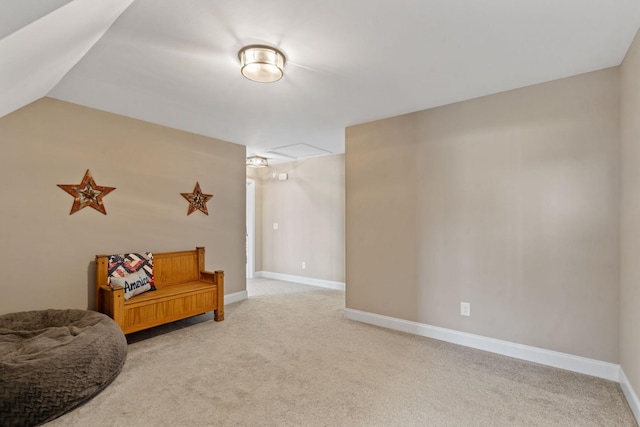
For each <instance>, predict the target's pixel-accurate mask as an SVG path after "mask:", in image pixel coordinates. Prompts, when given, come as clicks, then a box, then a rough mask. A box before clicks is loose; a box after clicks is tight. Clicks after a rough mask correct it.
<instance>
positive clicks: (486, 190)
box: [346, 68, 637, 363]
mask: <svg viewBox="0 0 640 427" xmlns="http://www.w3.org/2000/svg"><path fill="white" fill-rule="evenodd" d="M619 159H620V152H619V75H618V69H617V68H614V69H608V70H603V71H599V72H595V73H590V74H585V75H580V76H576V77H571V78H567V79H563V80H558V81H554V82H550V83H546V84H541V85H537V86H532V87H528V88H524V89H519V90H514V91H509V92H505V93H501V94H497V95H492V96H487V97H483V98H479V99H475V100H471V101H466V102H461V103H458V104H453V105H449V106H445V107H441V108H436V109H432V110H426V111H421V112H417V113H413V114H408V115H404V116H400V117H395V118H391V119H386V120H380V121H376V122H372V123H367V124H362V125H359V126H354V127H350V128H348V129H347V133H346V195H347V199H346V241H347V245H346V246H347V251H346V260H347V268H346V272H347V288H346V289H347V291H346V292H347V293H346V304H347V307H348V308H351V309H356V310H362V311H366V312H372V313H377V314H382V315H387V316H392V317H396V318H401V319H407V320H411V321H416V322H421V323H426V324H430V325H435V326H440V327H445V328H450V329H455V330H459V331H465V332H470V333H473V334H478V335H483V336H488V337H493V338H497V339H502V340H507V341H511V342H515V343H522V344H527V345H532V346H535V347H541V348H546V349H550V350H556V351H561V352H566V353H570V354H575V355H580V356H584V357H589V358H594V359H598V360H603V361H608V362H612V363H617V362H618V309H619V295H618V282H619V268H618V260H619V235H618V233H619V230H618V225H619V206H620V204H619V173H618V172H619V164H620V160H619ZM461 301H465V302H469V303H471V317H463V316H460V314H459V313H460V302H461ZM636 316H637V315H636Z"/></svg>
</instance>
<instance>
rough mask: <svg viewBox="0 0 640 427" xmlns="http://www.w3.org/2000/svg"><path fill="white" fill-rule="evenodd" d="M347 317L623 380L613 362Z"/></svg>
mask: <svg viewBox="0 0 640 427" xmlns="http://www.w3.org/2000/svg"><path fill="white" fill-rule="evenodd" d="M344 317H345V318H347V319H350V320H356V321H358V322H363V323H368V324H371V325H376V326H381V327H383V328H389V329H395V330H398V331H402V332H408V333H411V334H415V335H420V336H423V337H428V338H434V339H437V340H441V341H447V342H450V343H454V344H459V345H463V346H465V347H472V348H477V349H479V350H485V351H489V352H492V353H498V354H502V355H504V356H509V357H514V358H516V359H522V360H528V361H530V362H535V363H540V364H542V365H547V366H553V367H555V368H561V369H566V370H569V371H574V372H579V373H581V374H587V375H592V376H594V377H599V378H605V379H607V380H611V381H616V382H618V381H619V379H620V365H616V364H613V363H609V362H602V361H600V360H595V359H588V358H586V357H581V356H574V355H571V354H566V353H560V352H557V351H551V350H545V349H543V348H538V347H531V346H528V345H522V344H516V343H512V342H509V341H502V340H498V339H494V338H488V337H483V336H481V335H474V334H469V333H466V332H459V331H455V330H453V329H446V328H440V327H438V326H431V325H427V324H424V323H417V322H412V321H409V320H403V319H397V318H395V317H388V316H382V315H379V314H374V313H367V312H365V311H359V310H352V309H349V308H347V309H345V310H344Z"/></svg>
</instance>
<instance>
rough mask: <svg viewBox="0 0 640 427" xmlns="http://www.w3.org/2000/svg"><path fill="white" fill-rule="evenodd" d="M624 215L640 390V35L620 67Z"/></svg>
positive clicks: (626, 311) (630, 358)
mask: <svg viewBox="0 0 640 427" xmlns="http://www.w3.org/2000/svg"><path fill="white" fill-rule="evenodd" d="M620 70H621V71H620V84H621V91H620V92H621V97H620V106H621V107H620V125H621V126H620V128H621V139H622V149H621V151H622V216H621V233H620V235H621V248H622V249H621V254H620V255H621V263H620V271H621V274H620V364H621V365H622V369H623V370H624V372H625V374H626V376H627V378H628V379H629V381H630V382H631V385H632V386H633V388H634V389H635V390H636V393H638V392H640V333H639V332H638V327H639V326H640V263H639V262H638V260H639V259H640V35H636V38H635V41H634V42H633V44H632V45H631V48H630V49H629V51H628V52H627V56H626V58H625V59H624V61H623V63H622V67H621V69H620Z"/></svg>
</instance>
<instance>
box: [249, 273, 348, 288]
mask: <svg viewBox="0 0 640 427" xmlns="http://www.w3.org/2000/svg"><path fill="white" fill-rule="evenodd" d="M253 277H264V278H266V279H275V280H284V281H285V282H294V283H302V284H303V285H311V286H318V287H320V288H328V289H337V290H339V291H344V290H345V284H344V282H334V281H332V280H324V279H314V278H312V277H302V276H292V275H290V274H282V273H272V272H270V271H256V273H255V274H254V275H253Z"/></svg>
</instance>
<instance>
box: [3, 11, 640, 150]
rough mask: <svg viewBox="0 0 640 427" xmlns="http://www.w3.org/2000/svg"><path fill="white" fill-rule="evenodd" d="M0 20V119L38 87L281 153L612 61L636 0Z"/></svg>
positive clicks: (38, 15)
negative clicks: (281, 57)
mask: <svg viewBox="0 0 640 427" xmlns="http://www.w3.org/2000/svg"><path fill="white" fill-rule="evenodd" d="M45 4H46V5H45ZM129 4H130V5H129ZM127 6H128V7H127ZM72 12H73V13H72ZM80 12H81V13H80ZM7 14H11V16H12V19H7ZM118 15H119V16H118ZM0 16H2V17H3V19H0V27H1V28H0V37H3V36H4V38H2V39H1V40H0V67H1V68H0V93H3V94H5V93H9V94H10V96H8V97H6V96H5V99H4V100H3V99H1V97H0V116H1V115H4V114H7V113H9V112H10V111H13V110H15V109H16V108H19V107H21V106H22V105H25V104H26V103H28V102H31V101H33V100H35V99H37V97H38V96H45V95H48V96H51V97H54V98H58V99H62V100H66V101H70V102H74V103H77V104H81V105H86V106H89V107H93V108H98V109H101V110H105V111H110V112H114V113H118V114H121V115H125V116H130V117H134V118H138V119H142V120H146V121H149V122H153V123H159V124H163V125H166V126H171V127H174V128H178V129H183V130H187V131H191V132H195V133H198V134H203V135H207V136H211V137H214V138H218V139H223V140H227V141H231V142H234V143H238V144H243V145H246V146H247V155H252V154H267V157H278V156H277V155H276V154H274V153H271V154H269V153H268V151H269V150H273V149H275V148H281V147H285V146H288V145H296V144H304V145H308V146H311V147H316V148H320V149H322V150H327V151H329V152H332V153H341V152H344V128H345V127H346V126H349V125H353V124H357V123H362V122H367V121H371V120H376V119H380V118H385V117H390V116H394V115H398V114H403V113H408V112H411V111H417V110H422V109H426V108H430V107H435V106H439V105H444V104H448V103H452V102H457V101H461V100H465V99H470V98H475V97H478V96H482V95H487V94H491V93H496V92H501V91H505V90H509V89H514V88H518V87H523V86H528V85H532V84H536V83H541V82H545V81H549V80H554V79H558V78H562V77H567V76H571V75H575V74H580V73H585V72H589V71H594V70H599V69H603V68H607V67H611V66H616V65H619V64H620V62H621V61H622V59H623V58H624V55H625V53H626V51H627V49H628V47H629V45H630V43H631V41H632V40H633V37H634V36H635V34H636V32H637V31H638V27H639V26H640V0H517V1H514V0H483V1H479V0H455V1H452V0H322V1H320V0H215V1H214V0H189V1H176V0H57V1H47V2H45V1H42V0H40V1H36V0H28V1H27V0H2V2H0ZM14 16H15V19H13V17H14ZM43 20H45V21H46V20H48V21H50V22H49V25H42V21H43ZM110 22H113V24H112V25H111V26H110V27H109V24H110ZM106 28H108V30H106V32H104V30H105V29H106ZM7 34H8V35H7ZM102 34H103V35H102ZM15 39H19V41H16V40H15ZM52 40H53V41H55V43H53V42H51V41H52ZM96 40H97V41H96ZM252 43H260V44H270V45H274V46H277V47H278V48H280V49H281V50H282V51H284V53H285V54H286V56H287V64H286V65H285V77H284V78H283V79H282V80H280V81H279V82H277V83H270V84H260V83H255V82H251V81H249V80H246V79H245V78H244V77H242V75H241V74H240V70H239V61H238V58H237V52H238V50H240V48H241V47H242V46H244V45H247V44H252ZM82 46H88V47H90V48H87V49H85V50H84V51H83V48H82ZM79 52H82V54H84V52H86V54H84V56H82V55H79V54H78V53H79ZM3 56H4V58H3ZM7 57H10V58H11V61H6V60H5V59H6V58H7ZM80 58H81V59H80ZM61 63H64V66H61ZM51 64H54V65H55V66H52V65H51ZM34 70H38V72H35V71H34ZM62 71H64V72H62ZM62 76H64V77H62ZM43 79H45V80H46V79H48V81H49V83H48V85H42V84H40V85H39V82H40V81H42V80H43ZM16 85H17V89H16ZM33 86H37V87H38V88H39V89H38V90H34V89H33ZM40 86H41V87H40ZM29 88H31V92H30V93H29V94H28V96H25V95H24V94H23V92H25V91H27V92H28V91H29ZM21 95H22V96H21ZM3 96H4V95H3ZM7 98H10V99H7ZM31 98H33V99H31ZM29 99H30V100H29ZM25 100H26V101H27V102H25ZM20 104H21V105H20ZM276 151H277V150H276Z"/></svg>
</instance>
